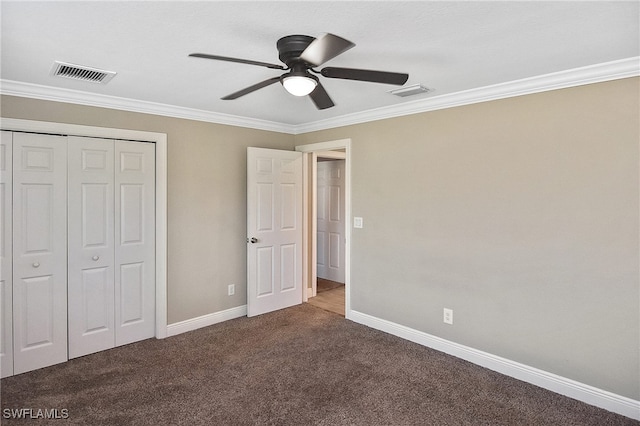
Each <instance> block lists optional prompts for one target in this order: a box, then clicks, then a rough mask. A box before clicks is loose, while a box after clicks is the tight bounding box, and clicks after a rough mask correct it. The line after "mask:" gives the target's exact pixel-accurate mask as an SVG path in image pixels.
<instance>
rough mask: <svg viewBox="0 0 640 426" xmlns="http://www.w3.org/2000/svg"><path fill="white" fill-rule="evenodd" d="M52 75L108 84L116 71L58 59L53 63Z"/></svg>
mask: <svg viewBox="0 0 640 426" xmlns="http://www.w3.org/2000/svg"><path fill="white" fill-rule="evenodd" d="M51 75H52V76H54V77H62V78H71V79H73V80H81V81H88V82H91V83H99V84H106V83H107V82H109V80H111V79H112V78H113V77H114V76H115V75H116V73H115V72H113V71H104V70H100V69H97V68H91V67H85V66H83V65H74V64H68V63H65V62H59V61H56V62H54V63H53V68H52V69H51Z"/></svg>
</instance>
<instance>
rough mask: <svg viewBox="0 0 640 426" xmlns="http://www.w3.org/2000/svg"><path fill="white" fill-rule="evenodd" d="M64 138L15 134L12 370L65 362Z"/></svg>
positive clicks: (65, 152) (65, 242)
mask: <svg viewBox="0 0 640 426" xmlns="http://www.w3.org/2000/svg"><path fill="white" fill-rule="evenodd" d="M66 156H67V145H66V138H65V137H62V136H52V135H36V134H27V133H14V134H13V327H14V328H13V332H14V373H15V374H19V373H23V372H25V371H30V370H33V369H36V368H41V367H46V366H49V365H53V364H56V363H59V362H64V361H66V360H67V208H66V207H67V190H66V187H67V168H66V166H67V160H66Z"/></svg>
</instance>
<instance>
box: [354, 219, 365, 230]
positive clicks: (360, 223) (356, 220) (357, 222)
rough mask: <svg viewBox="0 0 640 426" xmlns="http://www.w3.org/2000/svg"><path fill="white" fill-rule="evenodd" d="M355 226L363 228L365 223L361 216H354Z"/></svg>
mask: <svg viewBox="0 0 640 426" xmlns="http://www.w3.org/2000/svg"><path fill="white" fill-rule="evenodd" d="M353 227H354V228H362V227H363V223H362V218H361V217H354V218H353Z"/></svg>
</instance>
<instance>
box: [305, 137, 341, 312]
mask: <svg viewBox="0 0 640 426" xmlns="http://www.w3.org/2000/svg"><path fill="white" fill-rule="evenodd" d="M342 149H344V160H345V182H344V184H345V185H344V186H345V194H344V199H345V213H344V216H345V230H344V235H345V240H346V241H345V248H344V267H345V274H344V284H345V310H344V311H345V318H347V319H350V318H351V139H350V138H347V139H338V140H333V141H327V142H319V143H312V144H308V145H298V146H296V147H295V150H296V151H299V152H302V153H303V162H302V166H303V170H302V179H303V194H302V197H303V200H304V203H303V241H302V246H303V251H304V252H303V259H302V270H303V286H304V287H305V291H303V294H302V299H303V301H304V302H306V301H307V300H308V298H309V297H312V296H313V295H315V291H314V290H312V292H313V293H312V295H311V296H309V295H308V294H307V292H308V291H309V290H308V288H309V283H310V282H311V283H312V287H315V286H314V285H313V283H314V282H315V281H316V280H317V270H316V262H317V247H316V244H317V242H316V235H315V233H316V227H317V223H316V221H317V175H316V173H317V171H316V164H317V159H318V157H325V156H330V155H332V154H328V153H327V152H328V151H335V150H342Z"/></svg>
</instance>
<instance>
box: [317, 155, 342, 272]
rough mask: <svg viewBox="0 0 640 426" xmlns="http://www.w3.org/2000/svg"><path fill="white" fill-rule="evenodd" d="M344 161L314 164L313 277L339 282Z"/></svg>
mask: <svg viewBox="0 0 640 426" xmlns="http://www.w3.org/2000/svg"><path fill="white" fill-rule="evenodd" d="M344 169H345V161H344V160H331V161H321V160H319V161H318V164H317V186H318V191H317V208H318V210H317V217H318V222H317V246H318V247H317V276H318V278H324V279H327V280H331V281H336V282H339V283H344V278H345V265H344V263H345V262H344V260H345V254H344V252H345V250H344V247H345V235H344V229H345V218H344V216H345V191H344V185H345V180H344Z"/></svg>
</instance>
